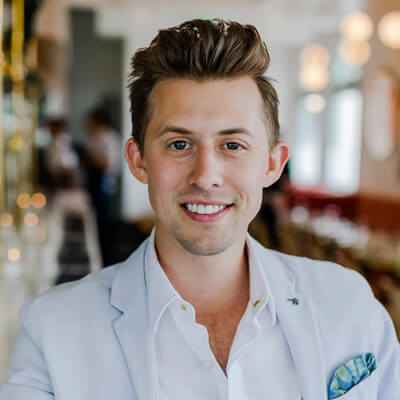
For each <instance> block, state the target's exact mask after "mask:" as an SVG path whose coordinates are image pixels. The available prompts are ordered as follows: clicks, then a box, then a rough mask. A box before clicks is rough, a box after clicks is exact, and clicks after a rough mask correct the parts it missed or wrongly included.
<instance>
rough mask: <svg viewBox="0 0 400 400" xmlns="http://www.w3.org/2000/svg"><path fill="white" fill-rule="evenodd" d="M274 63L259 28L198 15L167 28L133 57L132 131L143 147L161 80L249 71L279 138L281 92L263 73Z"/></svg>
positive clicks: (269, 127) (273, 134)
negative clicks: (153, 95) (153, 94)
mask: <svg viewBox="0 0 400 400" xmlns="http://www.w3.org/2000/svg"><path fill="white" fill-rule="evenodd" d="M269 64H270V57H269V53H268V50H267V48H266V46H265V44H264V42H263V41H262V39H261V37H260V35H259V33H258V31H257V29H256V28H255V27H254V26H252V25H242V24H240V23H238V22H234V21H224V20H221V19H214V20H203V19H194V20H191V21H187V22H184V23H183V24H181V25H179V26H175V27H172V28H168V29H163V30H160V31H159V32H158V35H157V36H156V37H155V38H154V39H153V41H152V42H151V44H150V46H149V47H146V48H141V49H139V50H138V51H136V53H135V54H134V55H133V57H132V61H131V68H132V70H131V73H130V76H129V86H128V87H129V97H130V103H131V108H130V112H131V119H132V136H133V138H134V140H135V142H136V143H137V144H138V147H139V149H140V152H141V153H142V154H143V151H144V134H145V131H146V128H147V125H148V123H149V120H150V117H151V103H150V94H151V91H152V89H153V87H154V86H155V85H156V83H157V82H159V81H161V80H164V79H171V78H182V79H185V78H187V79H193V80H196V81H203V80H210V79H231V78H235V77H241V76H249V77H251V78H252V79H254V81H255V83H256V84H257V87H258V89H259V91H260V94H261V97H262V100H263V103H264V114H265V124H266V127H267V132H269V138H268V140H269V143H270V145H271V146H273V145H274V144H275V143H276V142H277V141H278V140H279V121H278V103H279V101H278V96H277V93H276V90H275V89H274V87H273V86H272V85H271V83H270V81H269V79H268V78H267V77H265V76H264V74H265V72H266V71H267V69H268V67H269Z"/></svg>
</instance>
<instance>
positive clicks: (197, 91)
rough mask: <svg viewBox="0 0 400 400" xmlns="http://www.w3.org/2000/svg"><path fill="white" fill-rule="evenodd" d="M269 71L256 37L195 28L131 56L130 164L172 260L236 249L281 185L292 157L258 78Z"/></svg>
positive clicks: (234, 28) (271, 97) (212, 25)
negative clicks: (183, 254) (267, 195)
mask: <svg viewBox="0 0 400 400" xmlns="http://www.w3.org/2000/svg"><path fill="white" fill-rule="evenodd" d="M181 36H182V37H181ZM202 38H206V39H205V41H203V39H202ZM192 53H195V54H196V56H195V55H194V54H192ZM238 54H239V55H240V56H238ZM268 62H269V57H268V53H267V51H266V49H265V47H264V45H263V44H262V41H261V39H260V38H259V36H258V33H257V31H256V30H255V28H252V27H246V26H241V25H240V24H238V23H233V22H232V23H225V22H222V21H217V22H211V21H198V20H196V21H192V22H188V23H185V24H183V25H181V26H180V27H177V28H171V29H169V30H167V31H161V32H160V33H159V35H158V36H157V38H156V39H155V40H154V41H153V42H152V44H151V45H150V47H149V48H148V49H144V50H139V52H138V53H136V54H135V56H134V57H133V72H132V77H133V80H132V81H131V101H132V111H133V124H134V127H133V138H130V139H129V140H128V142H127V144H126V148H125V155H126V159H127V161H128V164H129V167H130V170H131V172H132V174H133V175H134V176H135V177H136V178H137V179H138V180H139V181H140V182H142V183H145V184H148V190H149V197H150V202H151V204H152V207H153V210H154V212H155V215H156V226H157V230H156V239H157V240H158V241H160V240H163V242H164V244H165V247H166V248H168V249H169V250H168V251H171V252H172V251H173V249H174V248H175V249H179V248H184V249H185V250H187V251H188V252H189V253H191V254H196V255H213V254H220V253H222V252H224V251H225V250H227V249H228V248H231V246H232V245H233V244H234V243H236V244H237V245H238V246H240V243H242V244H243V241H244V239H245V236H246V232H247V227H248V225H249V223H250V222H251V220H252V219H253V218H254V217H255V215H256V214H257V212H258V210H259V208H260V205H261V200H262V191H263V187H266V186H269V185H271V184H272V183H273V182H275V181H276V180H277V179H278V178H279V176H280V173H281V171H282V168H283V166H284V165H285V163H286V161H287V158H288V148H287V145H286V144H285V143H283V142H278V130H279V128H278V122H277V99H276V93H275V91H274V89H273V88H272V86H271V85H270V84H269V82H268V81H267V80H266V79H265V78H263V77H262V73H263V72H264V71H265V69H266V68H267V66H268ZM245 71H247V72H245ZM135 76H136V78H135ZM260 87H261V88H263V90H265V92H263V90H260ZM140 96H142V97H140ZM140 99H142V100H140ZM143 99H144V100H143ZM139 111H140V112H141V113H140V112H139ZM160 238H161V239H160ZM177 243H179V245H180V247H179V246H178V247H176V244H177ZM178 251H179V250H178Z"/></svg>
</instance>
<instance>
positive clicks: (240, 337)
mask: <svg viewBox="0 0 400 400" xmlns="http://www.w3.org/2000/svg"><path fill="white" fill-rule="evenodd" d="M154 232H155V231H154V230H153V232H152V234H151V237H150V241H149V246H148V247H147V250H146V256H145V271H146V272H145V273H146V284H147V287H148V301H149V312H150V323H151V326H152V328H153V330H154V334H155V340H156V355H157V363H158V375H159V376H158V378H159V393H160V400H180V399H190V400H200V399H202V400H225V399H229V400H258V399H273V400H284V399H285V400H300V398H301V395H300V392H299V386H298V381H297V377H296V374H295V370H294V366H293V362H292V359H291V355H290V352H289V348H288V345H287V342H286V339H285V337H284V335H283V332H282V329H281V327H280V324H279V320H278V319H277V316H276V312H275V305H274V299H273V297H272V296H271V292H270V290H269V285H268V281H267V278H266V276H265V273H264V271H263V269H262V265H261V263H260V261H259V260H258V258H257V255H256V254H255V251H254V249H253V248H252V246H251V244H250V242H249V240H247V242H246V245H247V254H248V264H249V274H250V288H249V289H250V299H249V303H248V305H247V308H246V311H245V313H244V314H243V316H242V319H241V321H240V323H239V325H238V327H237V330H236V335H235V338H234V340H233V343H232V347H231V350H230V354H229V360H228V364H227V368H226V375H225V374H224V372H223V370H222V369H221V367H220V365H219V364H218V362H217V360H216V359H215V357H214V354H213V352H212V350H211V348H210V344H209V340H208V332H207V329H206V327H204V326H203V325H200V324H198V323H196V317H195V310H194V308H193V307H192V305H191V304H190V303H188V302H187V301H185V300H183V299H182V297H181V296H180V295H179V293H178V292H177V291H176V290H175V289H174V287H173V286H172V284H171V283H170V281H169V280H168V277H167V276H166V274H165V272H164V270H163V269H162V267H161V266H160V264H159V262H158V258H157V253H156V250H155V244H154Z"/></svg>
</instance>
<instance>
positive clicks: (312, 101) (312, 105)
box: [304, 93, 326, 114]
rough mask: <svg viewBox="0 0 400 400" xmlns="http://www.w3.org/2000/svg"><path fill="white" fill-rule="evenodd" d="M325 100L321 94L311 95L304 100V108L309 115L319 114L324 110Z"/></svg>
mask: <svg viewBox="0 0 400 400" xmlns="http://www.w3.org/2000/svg"><path fill="white" fill-rule="evenodd" d="M325 104H326V101H325V98H324V96H322V95H321V94H318V93H311V94H309V95H307V96H305V98H304V108H305V109H306V110H307V111H308V112H310V113H314V114H317V113H320V112H321V111H322V110H323V109H324V108H325Z"/></svg>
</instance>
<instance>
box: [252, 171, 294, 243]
mask: <svg viewBox="0 0 400 400" xmlns="http://www.w3.org/2000/svg"><path fill="white" fill-rule="evenodd" d="M289 185H290V182H289V171H288V164H286V165H285V167H284V169H283V171H282V174H281V177H280V179H279V180H278V181H277V182H275V183H273V184H272V185H271V186H268V187H266V188H264V190H263V200H262V205H261V208H260V212H259V216H260V219H261V220H262V221H263V223H264V226H265V228H266V229H267V233H268V245H269V247H271V248H273V249H276V250H280V249H281V247H282V243H281V238H280V232H279V225H280V220H279V219H280V217H281V216H282V214H285V213H287V209H288V188H289Z"/></svg>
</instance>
